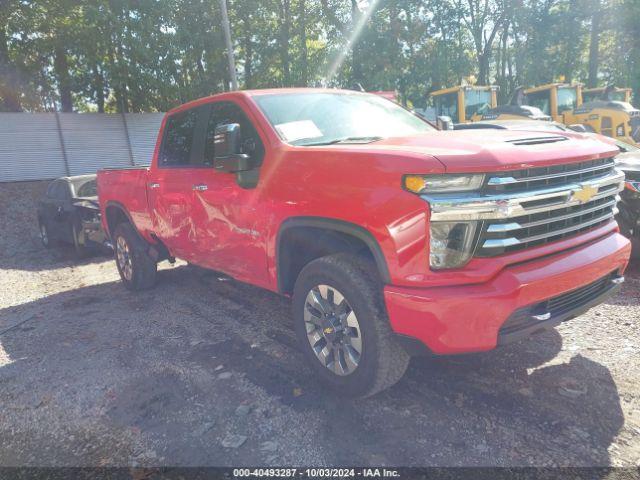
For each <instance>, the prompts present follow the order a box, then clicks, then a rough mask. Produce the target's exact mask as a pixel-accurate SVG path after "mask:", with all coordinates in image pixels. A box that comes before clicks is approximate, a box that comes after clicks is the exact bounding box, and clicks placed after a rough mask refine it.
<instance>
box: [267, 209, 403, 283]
mask: <svg viewBox="0 0 640 480" xmlns="http://www.w3.org/2000/svg"><path fill="white" fill-rule="evenodd" d="M296 227H314V228H321V229H325V230H333V231H335V232H340V233H345V234H347V235H351V236H353V237H355V238H357V239H359V240H361V241H362V242H364V244H365V245H366V246H367V248H368V249H369V251H370V252H371V254H372V255H373V259H374V261H375V262H376V267H377V269H378V272H379V274H380V278H381V279H382V282H383V283H385V284H388V283H391V275H390V274H389V267H388V266H387V260H386V258H385V256H384V254H383V253H382V249H381V248H380V245H379V244H378V241H377V240H376V239H375V237H374V236H373V235H372V234H371V232H369V230H367V229H366V228H364V227H361V226H360V225H357V224H355V223H351V222H347V221H345V220H338V219H335V218H328V217H291V218H287V219H286V220H285V221H283V222H282V223H281V224H280V228H279V229H278V235H277V237H276V266H277V267H276V268H277V279H278V291H282V278H281V275H282V273H281V271H280V268H279V264H280V258H281V253H280V249H281V239H282V234H283V233H284V232H286V231H287V230H289V229H291V228H296Z"/></svg>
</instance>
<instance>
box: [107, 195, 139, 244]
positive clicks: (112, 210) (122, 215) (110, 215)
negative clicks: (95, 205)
mask: <svg viewBox="0 0 640 480" xmlns="http://www.w3.org/2000/svg"><path fill="white" fill-rule="evenodd" d="M104 213H105V216H106V218H105V226H106V227H107V231H106V233H107V235H108V236H109V238H113V233H114V232H115V229H116V227H117V226H118V225H119V224H120V223H123V222H128V223H130V224H131V225H132V226H133V228H134V230H135V231H136V233H138V236H140V232H138V229H137V228H136V224H135V223H133V219H132V218H131V214H129V212H128V210H127V209H126V207H125V206H124V205H123V204H122V203H120V202H116V201H114V200H110V201H108V202H107V204H106V205H105V209H104Z"/></svg>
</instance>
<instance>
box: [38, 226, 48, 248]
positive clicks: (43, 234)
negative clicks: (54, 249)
mask: <svg viewBox="0 0 640 480" xmlns="http://www.w3.org/2000/svg"><path fill="white" fill-rule="evenodd" d="M38 228H39V230H40V241H41V242H42V246H43V247H44V248H50V247H51V237H50V236H49V229H48V228H47V224H46V223H44V222H43V221H42V220H38Z"/></svg>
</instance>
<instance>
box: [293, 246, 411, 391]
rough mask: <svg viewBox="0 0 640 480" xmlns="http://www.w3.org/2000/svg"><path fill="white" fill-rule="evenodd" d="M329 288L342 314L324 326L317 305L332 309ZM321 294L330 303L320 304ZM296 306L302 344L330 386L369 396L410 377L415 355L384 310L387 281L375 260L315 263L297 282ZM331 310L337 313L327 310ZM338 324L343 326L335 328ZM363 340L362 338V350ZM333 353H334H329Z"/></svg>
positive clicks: (339, 258)
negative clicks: (396, 335) (411, 357)
mask: <svg viewBox="0 0 640 480" xmlns="http://www.w3.org/2000/svg"><path fill="white" fill-rule="evenodd" d="M314 289H316V290H314ZM329 289H333V290H334V292H333V294H332V298H333V302H329V304H331V303H334V302H335V303H334V305H336V304H339V305H337V307H336V308H335V309H334V311H338V312H339V314H338V315H335V313H334V314H329V316H328V320H327V319H326V318H325V320H324V321H323V322H320V324H318V322H317V319H318V318H320V316H321V315H319V314H321V313H322V312H321V310H320V309H318V308H316V306H318V305H320V304H321V303H323V304H324V305H325V307H326V306H327V305H326V303H325V302H326V301H327V300H329V299H330V295H331V294H330V293H329ZM312 291H313V292H315V293H312ZM318 292H319V293H320V294H321V295H322V297H323V299H324V301H321V302H316V301H315V300H314V299H315V298H317V293H318ZM314 294H315V297H314V296H313V295H314ZM336 294H337V295H336ZM340 297H343V300H345V301H346V305H345V303H344V302H343V301H341V300H340ZM310 299H311V300H310ZM292 308H293V318H294V326H295V331H296V335H297V337H298V341H299V342H300V344H301V346H302V348H303V351H304V355H305V357H306V358H307V360H308V361H309V363H310V364H311V366H312V368H313V370H314V372H315V373H316V376H317V378H318V379H319V380H320V381H321V382H322V383H323V384H324V385H327V386H329V387H330V388H332V389H334V390H336V391H337V392H338V393H340V394H342V395H345V396H349V397H368V396H371V395H374V394H376V393H378V392H380V391H381V390H384V389H386V388H388V387H390V386H392V385H393V384H395V383H396V382H397V381H398V380H400V379H401V378H402V376H403V375H404V372H405V371H406V369H407V365H408V364H409V355H408V354H407V353H406V352H405V350H404V349H403V348H402V347H401V346H400V345H399V344H398V343H397V342H396V340H395V338H394V337H393V332H392V331H391V327H390V326H389V320H388V318H387V313H386V308H385V306H384V299H383V296H382V282H381V281H380V279H379V276H378V272H377V269H376V267H375V265H374V264H373V263H372V262H370V261H368V260H366V259H364V258H361V257H359V256H356V255H352V254H346V253H339V254H335V255H329V256H327V257H322V258H319V259H317V260H314V261H312V262H310V263H309V264H308V265H306V266H305V267H304V268H303V269H302V271H301V272H300V275H299V276H298V279H297V280H296V284H295V287H294V292H293V304H292ZM326 310H331V309H330V308H328V307H327V308H326ZM323 311H324V310H323ZM349 311H350V312H351V313H349V314H348V315H346V318H345V312H349ZM312 312H314V313H312ZM305 314H306V315H307V318H306V319H305ZM352 314H353V315H354V316H355V322H354V321H353V316H352ZM325 317H326V315H325ZM326 322H334V323H328V324H327V323H326ZM338 324H340V325H338ZM327 325H328V326H327ZM334 325H337V326H336V327H335V328H334V327H333V326H334ZM354 325H357V327H356V326H354ZM339 329H342V331H341V332H339V331H338V330H339ZM354 329H355V330H354ZM356 330H359V331H356ZM323 338H324V340H323ZM357 338H359V339H360V342H359V345H360V351H359V352H358V342H357ZM314 342H315V343H314ZM312 343H314V344H315V347H316V350H319V351H320V353H319V354H316V351H315V350H314V348H313V347H312ZM341 349H342V353H341V352H340V350H341ZM354 350H355V353H358V355H356V354H355V353H353V351H354ZM331 351H332V352H333V353H329V352H331ZM331 357H332V358H331ZM336 359H338V361H336ZM327 365H329V366H327ZM354 365H355V366H354ZM345 367H346V368H345ZM345 371H346V373H345Z"/></svg>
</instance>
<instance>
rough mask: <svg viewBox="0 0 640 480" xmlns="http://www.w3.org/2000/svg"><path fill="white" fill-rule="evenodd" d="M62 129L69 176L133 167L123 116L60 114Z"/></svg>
mask: <svg viewBox="0 0 640 480" xmlns="http://www.w3.org/2000/svg"><path fill="white" fill-rule="evenodd" d="M60 126H61V128H62V138H63V140H64V148H65V151H66V152H67V161H68V162H69V173H70V175H82V174H85V173H96V172H97V171H98V170H99V169H101V168H105V167H126V166H131V165H132V162H131V155H130V153H129V145H128V143H127V132H126V130H125V128H124V122H123V121H122V115H117V114H116V115H108V114H99V113H82V114H78V113H61V114H60Z"/></svg>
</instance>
